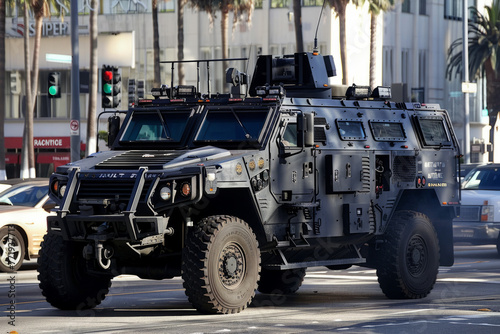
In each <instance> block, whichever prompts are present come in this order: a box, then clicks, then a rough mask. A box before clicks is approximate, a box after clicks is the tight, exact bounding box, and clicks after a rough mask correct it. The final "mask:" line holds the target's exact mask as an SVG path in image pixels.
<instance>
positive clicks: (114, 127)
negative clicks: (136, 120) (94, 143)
mask: <svg viewBox="0 0 500 334" xmlns="http://www.w3.org/2000/svg"><path fill="white" fill-rule="evenodd" d="M119 131H120V117H118V116H116V115H114V116H111V117H109V118H108V147H111V146H113V143H114V142H115V139H116V137H118V132H119Z"/></svg>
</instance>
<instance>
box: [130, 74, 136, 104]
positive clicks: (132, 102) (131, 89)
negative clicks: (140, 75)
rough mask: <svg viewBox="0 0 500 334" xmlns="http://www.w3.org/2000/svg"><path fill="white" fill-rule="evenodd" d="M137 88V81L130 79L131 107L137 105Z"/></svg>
mask: <svg viewBox="0 0 500 334" xmlns="http://www.w3.org/2000/svg"><path fill="white" fill-rule="evenodd" d="M136 90H137V87H136V85H135V79H128V105H129V107H130V106H132V105H133V104H135V92H136Z"/></svg>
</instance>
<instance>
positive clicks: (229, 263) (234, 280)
mask: <svg viewBox="0 0 500 334" xmlns="http://www.w3.org/2000/svg"><path fill="white" fill-rule="evenodd" d="M244 268H245V264H244V261H243V252H242V250H241V249H240V247H238V245H235V244H230V245H227V246H226V247H224V249H223V250H222V252H221V256H220V258H219V277H220V279H221V281H222V283H223V284H224V285H225V286H226V287H233V286H235V285H237V284H238V283H239V282H241V280H242V278H243V273H244Z"/></svg>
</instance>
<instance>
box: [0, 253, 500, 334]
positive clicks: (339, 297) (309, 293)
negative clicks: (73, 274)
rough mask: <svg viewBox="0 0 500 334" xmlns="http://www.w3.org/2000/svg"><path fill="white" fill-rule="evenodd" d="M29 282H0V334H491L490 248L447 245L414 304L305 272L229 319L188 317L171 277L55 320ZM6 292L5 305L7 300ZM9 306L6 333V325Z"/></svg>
mask: <svg viewBox="0 0 500 334" xmlns="http://www.w3.org/2000/svg"><path fill="white" fill-rule="evenodd" d="M36 275H37V273H36V263H35V262H30V263H27V264H25V265H24V266H23V267H22V268H21V270H20V271H19V272H18V273H17V274H15V275H11V274H6V273H1V274H0V307H1V310H2V313H3V314H4V316H3V317H1V318H0V330H1V332H3V333H9V332H10V331H13V330H15V331H17V333H19V334H25V333H148V334H149V333H182V334H185V333H188V334H194V333H273V334H274V333H316V332H320V333H321V332H323V333H337V332H338V333H342V332H345V333H398V334H400V333H440V334H444V333H453V334H459V333H468V334H470V333H481V334H483V333H495V334H497V333H500V257H499V256H498V255H497V252H496V249H495V248H494V247H492V246H476V247H470V246H456V247H455V265H454V266H453V267H442V268H440V274H439V277H438V281H437V283H436V285H435V287H434V290H433V291H432V293H431V294H430V295H429V296H428V297H427V298H424V299H420V300H389V299H387V298H386V297H385V296H384V295H383V293H382V292H381V290H380V289H379V287H378V283H377V278H376V275H375V271H374V270H367V269H365V268H360V267H352V268H350V269H348V270H344V271H331V270H327V269H326V268H310V269H308V272H307V275H306V278H305V280H304V283H303V285H302V287H301V288H300V290H299V291H298V292H297V293H296V294H294V295H290V296H272V295H263V294H259V293H257V295H256V298H255V300H254V302H253V305H252V306H251V307H249V308H248V309H246V310H245V311H243V312H242V313H239V314H233V315H202V314H199V313H197V312H196V311H195V310H194V309H193V308H192V307H191V305H190V304H189V302H188V300H187V297H186V296H185V295H184V290H183V288H182V280H181V279H179V278H176V279H172V280H164V281H150V280H140V279H138V278H136V277H134V276H120V277H117V278H115V279H114V280H113V285H112V287H111V290H110V293H109V295H108V296H107V297H106V299H105V300H104V301H103V303H102V304H101V305H100V306H99V307H98V308H96V309H94V310H85V311H60V310H57V309H55V308H53V307H51V306H50V305H49V304H48V303H47V302H45V300H44V298H43V296H42V295H41V293H40V290H39V288H38V282H37V279H36ZM13 276H14V278H15V283H14V284H13V285H11V284H10V283H11V282H12V280H11V278H12V277H13ZM9 280H10V281H9ZM12 288H14V289H15V298H12V297H9V294H11V293H12V292H10V293H9V291H12ZM12 301H14V302H15V304H14V305H15V315H14V320H15V321H14V324H15V326H12V325H11V324H12V319H11V318H10V317H9V316H10V315H11V314H12V313H11V310H10V309H9V308H11V305H12V304H11V302H12ZM9 322H11V324H9Z"/></svg>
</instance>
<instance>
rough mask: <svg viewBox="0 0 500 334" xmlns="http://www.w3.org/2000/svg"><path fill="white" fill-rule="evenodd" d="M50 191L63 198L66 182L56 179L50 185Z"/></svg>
mask: <svg viewBox="0 0 500 334" xmlns="http://www.w3.org/2000/svg"><path fill="white" fill-rule="evenodd" d="M50 192H51V193H52V194H54V195H55V196H57V197H59V198H63V197H64V194H65V192H66V183H62V182H61V181H59V180H55V181H54V182H52V184H51V185H50Z"/></svg>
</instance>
